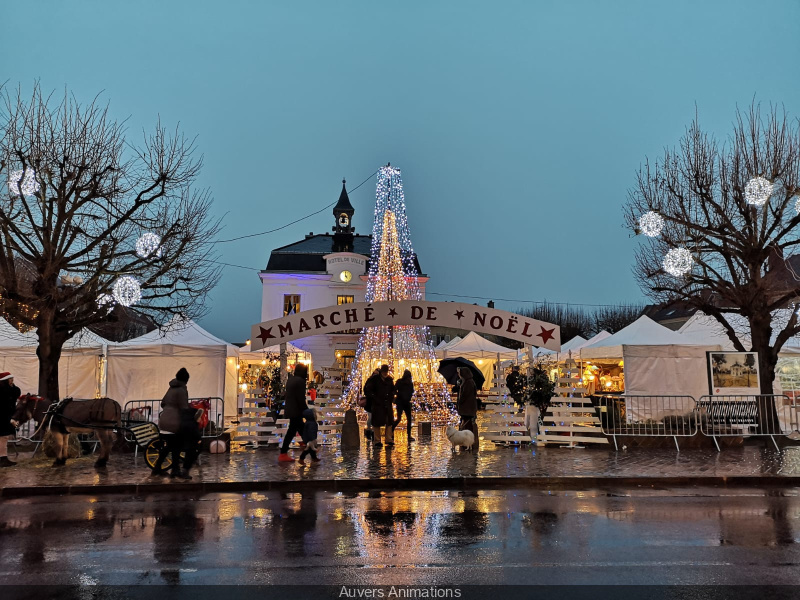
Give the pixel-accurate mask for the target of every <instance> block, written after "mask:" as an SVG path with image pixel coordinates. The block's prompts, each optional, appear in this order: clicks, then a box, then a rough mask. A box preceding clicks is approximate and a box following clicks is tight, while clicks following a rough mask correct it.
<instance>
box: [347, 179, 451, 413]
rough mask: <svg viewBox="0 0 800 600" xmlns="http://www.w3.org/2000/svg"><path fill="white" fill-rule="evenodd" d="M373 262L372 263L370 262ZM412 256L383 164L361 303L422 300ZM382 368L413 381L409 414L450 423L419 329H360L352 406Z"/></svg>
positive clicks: (395, 188) (397, 184)
mask: <svg viewBox="0 0 800 600" xmlns="http://www.w3.org/2000/svg"><path fill="white" fill-rule="evenodd" d="M376 257H377V259H376ZM418 276H419V272H418V269H417V262H416V255H415V254H414V248H413V247H412V245H411V234H410V232H409V229H408V221H407V220H406V205H405V199H404V195H403V180H402V179H401V177H400V170H399V169H395V168H394V167H392V166H390V165H387V166H385V167H382V168H381V169H380V170H379V171H378V186H377V191H376V203H375V221H374V224H373V226H372V261H371V262H370V268H369V280H368V282H367V293H366V301H367V302H385V301H397V300H422V293H421V291H420V289H419V281H418V279H417V278H418ZM383 364H387V365H389V368H390V370H391V372H392V373H393V375H394V377H395V379H397V378H399V377H400V376H401V375H402V374H403V371H405V370H406V369H408V370H409V371H411V376H412V378H413V380H414V397H413V403H414V408H415V410H423V411H426V412H428V413H429V415H430V417H431V420H432V422H434V423H437V424H442V423H446V422H449V421H450V420H451V419H452V412H451V411H450V410H449V409H448V408H447V403H448V402H450V395H449V393H448V389H447V384H446V382H445V381H444V379H443V378H442V376H441V375H439V373H438V372H437V369H438V367H439V361H438V360H437V359H436V355H435V353H434V351H433V346H432V345H431V343H430V331H429V330H428V328H427V327H424V326H394V327H388V326H382V327H370V328H365V329H364V331H363V333H362V334H361V339H360V340H359V342H358V349H357V350H356V357H355V360H354V361H353V368H352V371H351V373H350V384H349V386H348V388H347V390H346V392H345V395H346V397H347V401H348V404H351V405H353V404H354V403H355V401H356V398H358V396H359V395H360V394H361V393H362V392H361V390H362V389H363V386H364V382H365V381H366V380H367V378H368V377H369V376H370V375H371V374H372V372H373V371H374V370H375V369H377V368H379V367H380V366H381V365H383Z"/></svg>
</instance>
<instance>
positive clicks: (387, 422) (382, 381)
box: [372, 365, 394, 448]
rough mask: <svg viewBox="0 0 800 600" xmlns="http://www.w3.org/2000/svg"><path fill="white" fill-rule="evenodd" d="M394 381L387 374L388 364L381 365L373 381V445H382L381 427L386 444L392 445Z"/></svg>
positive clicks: (378, 446) (377, 446)
mask: <svg viewBox="0 0 800 600" xmlns="http://www.w3.org/2000/svg"><path fill="white" fill-rule="evenodd" d="M393 399H394V381H392V377H391V375H389V365H381V369H380V374H379V375H378V379H377V381H376V382H375V397H374V400H373V402H372V426H373V427H375V428H377V432H376V434H375V440H376V441H375V447H376V448H380V447H381V446H383V444H382V443H381V428H384V429H385V438H386V439H385V442H386V445H387V446H393V445H394V441H393V440H394V436H393V435H392V423H394V409H393V408H392V400H393Z"/></svg>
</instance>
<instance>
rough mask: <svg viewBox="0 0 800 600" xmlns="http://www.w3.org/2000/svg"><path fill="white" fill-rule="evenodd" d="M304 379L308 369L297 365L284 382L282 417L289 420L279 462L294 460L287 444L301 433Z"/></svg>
mask: <svg viewBox="0 0 800 600" xmlns="http://www.w3.org/2000/svg"><path fill="white" fill-rule="evenodd" d="M306 379H308V367H307V366H306V365H304V364H302V363H299V364H298V365H297V366H295V368H294V373H293V374H292V375H290V376H289V378H288V379H287V380H286V406H285V407H284V409H283V417H284V418H285V419H289V428H288V430H287V431H286V437H285V438H283V444H282V445H281V453H280V454H279V455H278V461H279V462H294V458H292V457H291V456H289V444H291V443H292V439H293V438H294V436H295V435H296V434H298V433H301V432H302V431H303V413H304V412H305V411H306V410H308V404H306Z"/></svg>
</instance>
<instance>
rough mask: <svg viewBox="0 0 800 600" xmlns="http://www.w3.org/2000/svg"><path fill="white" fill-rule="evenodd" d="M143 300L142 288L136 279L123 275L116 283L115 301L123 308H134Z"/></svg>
mask: <svg viewBox="0 0 800 600" xmlns="http://www.w3.org/2000/svg"><path fill="white" fill-rule="evenodd" d="M141 299H142V287H141V286H140V285H139V282H138V281H136V279H135V278H134V277H131V276H130V275H123V276H122V277H120V278H119V279H117V280H116V281H115V282H114V300H116V301H117V302H118V303H119V304H122V306H133V305H134V304H136V303H137V302H139V300H141Z"/></svg>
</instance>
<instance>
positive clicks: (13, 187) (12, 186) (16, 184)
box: [8, 169, 39, 196]
mask: <svg viewBox="0 0 800 600" xmlns="http://www.w3.org/2000/svg"><path fill="white" fill-rule="evenodd" d="M20 180H21V181H22V184H21V185H20ZM8 189H9V190H10V191H11V195H12V196H18V195H19V191H20V189H22V195H23V196H31V195H33V194H35V193H36V192H38V191H39V182H38V181H36V173H35V172H34V170H33V169H25V171H24V172H23V171H22V170H21V169H20V170H19V171H12V172H11V176H10V177H9V178H8Z"/></svg>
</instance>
